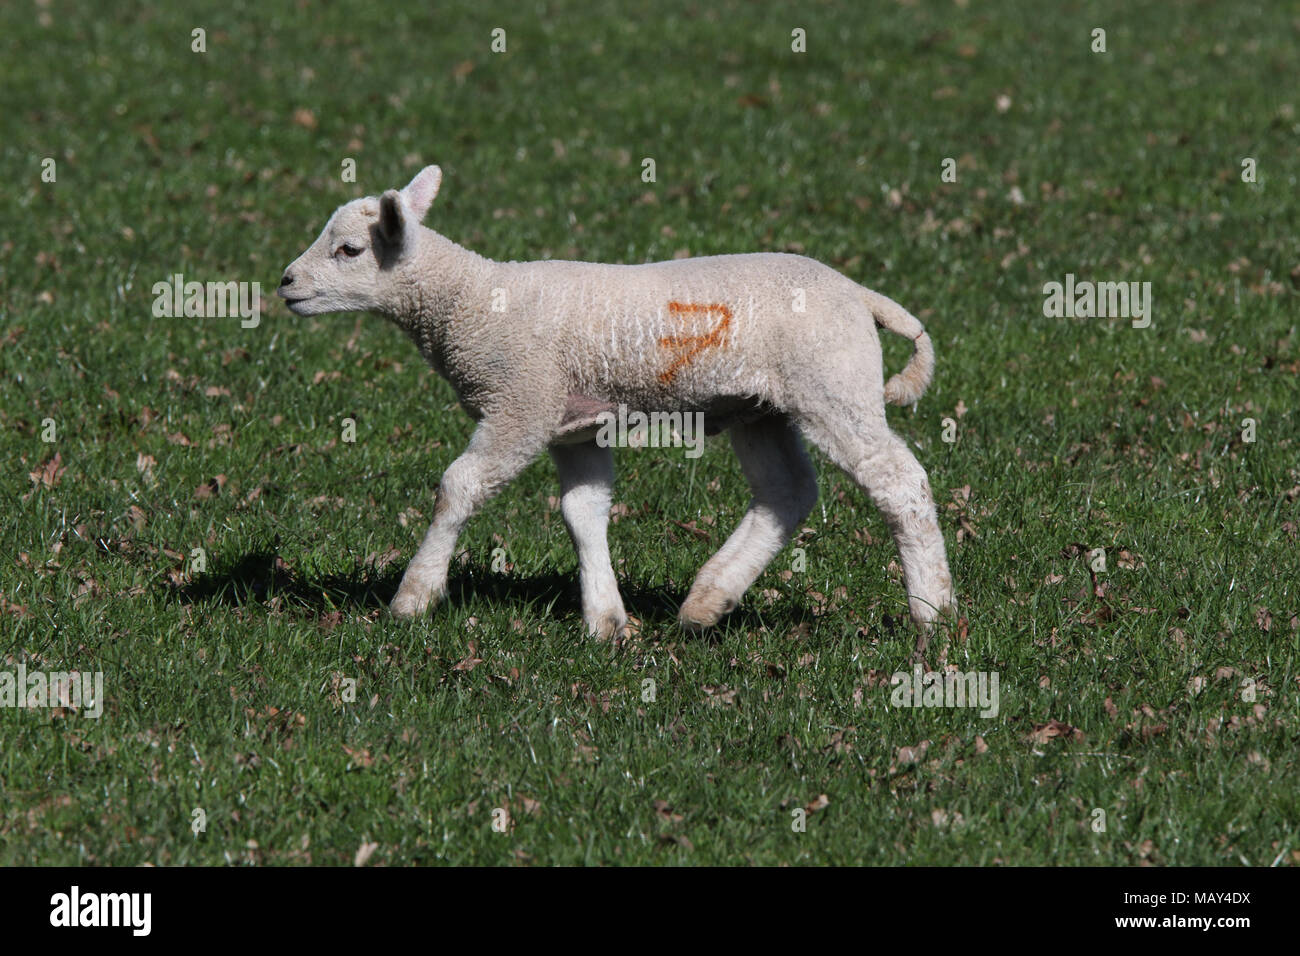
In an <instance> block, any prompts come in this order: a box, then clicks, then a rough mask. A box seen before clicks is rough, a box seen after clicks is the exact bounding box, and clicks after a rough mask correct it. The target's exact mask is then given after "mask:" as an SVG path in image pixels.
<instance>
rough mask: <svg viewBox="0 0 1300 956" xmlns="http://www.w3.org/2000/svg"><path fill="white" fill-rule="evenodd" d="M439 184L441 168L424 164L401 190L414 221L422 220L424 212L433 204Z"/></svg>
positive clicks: (440, 181)
mask: <svg viewBox="0 0 1300 956" xmlns="http://www.w3.org/2000/svg"><path fill="white" fill-rule="evenodd" d="M441 185H442V170H441V169H439V168H438V167H437V166H425V167H424V169H422V170H420V172H419V173H418V174H417V175H416V177H415V178H414V179H412V180H411V181H410V182H409V183H407V185H406V188H405V189H403V190H402V196H403V198H405V199H406V208H407V209H409V210H410V211H411V215H412V216H414V217H415V221H416V222H423V221H424V217H425V214H426V213H428V211H429V207H430V206H432V205H433V199H434V197H435V196H437V195H438V187H439V186H441Z"/></svg>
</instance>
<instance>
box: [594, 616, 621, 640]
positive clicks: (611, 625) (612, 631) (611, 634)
mask: <svg viewBox="0 0 1300 956" xmlns="http://www.w3.org/2000/svg"><path fill="white" fill-rule="evenodd" d="M587 633H588V634H590V635H591V636H592V637H594V638H596V640H598V641H611V640H614V639H616V638H620V637H624V636H626V635H627V614H625V613H624V612H623V611H621V610H619V611H609V612H607V613H605V614H597V615H592V616H591V617H588V618H587Z"/></svg>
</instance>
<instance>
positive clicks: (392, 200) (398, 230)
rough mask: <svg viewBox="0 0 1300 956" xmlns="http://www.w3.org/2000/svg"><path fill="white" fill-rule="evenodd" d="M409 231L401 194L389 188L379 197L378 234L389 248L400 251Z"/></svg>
mask: <svg viewBox="0 0 1300 956" xmlns="http://www.w3.org/2000/svg"><path fill="white" fill-rule="evenodd" d="M409 232H410V231H409V230H408V229H407V221H406V209H405V208H404V204H403V202H402V194H401V193H399V192H398V191H397V190H396V189H390V190H388V191H387V192H386V193H384V194H383V195H382V196H380V197H379V236H380V238H382V239H383V240H384V244H385V245H386V246H388V248H389V249H391V250H393V251H394V252H398V253H400V252H401V251H402V249H403V247H404V246H405V245H406V241H407V239H408V237H409Z"/></svg>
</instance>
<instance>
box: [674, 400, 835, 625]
mask: <svg viewBox="0 0 1300 956" xmlns="http://www.w3.org/2000/svg"><path fill="white" fill-rule="evenodd" d="M731 444H732V447H733V448H734V449H735V450H736V457H737V458H739V459H740V467H741V468H742V469H743V470H744V472H745V478H746V479H747V480H748V481H749V486H750V490H751V491H752V493H753V500H752V501H751V502H750V505H749V510H748V511H746V512H745V516H744V517H743V518H742V519H741V521H740V524H739V525H738V526H737V527H736V530H735V531H733V532H732V533H731V537H729V538H728V539H727V541H726V544H724V545H723V546H722V548H721V549H720V550H719V551H718V553H717V554H715V555H714V556H713V557H712V558H710V559H709V561H708V563H707V564H705V565H704V567H703V568H701V569H700V573H699V574H698V575H697V576H696V578H695V583H694V585H692V587H691V592H690V594H688V595H687V597H686V600H685V602H683V604H682V609H681V614H680V615H679V616H680V619H681V622H682V625H683V626H685V627H687V628H689V629H691V630H700V629H702V628H706V627H711V626H712V625H714V624H716V623H717V622H718V620H719V619H720V618H721V617H722V616H723V615H724V614H726V613H727V612H729V611H731V610H732V609H733V608H735V607H736V605H738V604H739V603H740V599H741V596H742V595H744V593H745V591H746V590H748V588H749V586H750V585H751V584H753V583H754V581H755V579H757V578H758V576H759V575H760V574H762V573H763V569H764V568H766V567H767V565H768V564H769V563H770V562H771V560H772V559H773V558H774V557H776V555H777V553H778V552H779V551H780V550H781V549H782V548H784V547H785V545H786V543H787V542H789V540H790V538H791V536H792V535H793V534H794V532H795V530H796V529H797V528H798V527H799V523H800V522H801V521H803V519H804V518H806V517H808V512H809V511H811V510H812V506H813V504H814V503H815V502H816V501H817V474H816V472H814V471H813V467H812V463H811V462H810V461H809V460H808V454H807V452H805V451H804V448H803V442H802V441H801V440H800V438H799V433H798V431H797V430H796V429H795V428H794V426H793V425H791V423H790V421H789V420H788V419H787V418H785V417H784V416H781V415H773V416H769V417H766V418H763V419H760V420H759V421H756V422H752V423H750V424H747V425H735V426H733V427H732V429H731Z"/></svg>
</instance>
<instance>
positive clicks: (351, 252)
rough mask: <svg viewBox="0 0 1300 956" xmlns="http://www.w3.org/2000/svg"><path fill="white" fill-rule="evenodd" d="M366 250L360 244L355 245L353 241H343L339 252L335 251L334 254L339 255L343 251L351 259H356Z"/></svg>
mask: <svg viewBox="0 0 1300 956" xmlns="http://www.w3.org/2000/svg"><path fill="white" fill-rule="evenodd" d="M365 251H366V250H364V249H362V248H361V247H360V246H354V245H352V244H351V243H348V242H345V243H343V245H341V246H339V248H338V252H336V253H334V255H336V256H337V255H338V254H339V253H340V252H341V253H343V255H345V256H347V257H348V258H349V259H355V258H356V257H357V256H359V255H361V253H363V252H365Z"/></svg>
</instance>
